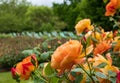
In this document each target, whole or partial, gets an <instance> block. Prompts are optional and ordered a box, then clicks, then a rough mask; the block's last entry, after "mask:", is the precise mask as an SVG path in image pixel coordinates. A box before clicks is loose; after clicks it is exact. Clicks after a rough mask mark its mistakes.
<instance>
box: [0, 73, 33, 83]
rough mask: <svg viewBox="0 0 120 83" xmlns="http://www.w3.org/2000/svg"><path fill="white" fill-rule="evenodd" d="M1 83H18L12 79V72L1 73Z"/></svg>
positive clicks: (27, 82) (23, 82) (28, 82)
mask: <svg viewBox="0 0 120 83" xmlns="http://www.w3.org/2000/svg"><path fill="white" fill-rule="evenodd" d="M0 83H17V82H16V81H15V80H13V79H12V76H11V73H10V72H2V73H1V72H0ZM20 83H31V82H30V81H21V82H20Z"/></svg>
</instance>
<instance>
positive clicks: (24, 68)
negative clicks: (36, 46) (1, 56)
mask: <svg viewBox="0 0 120 83" xmlns="http://www.w3.org/2000/svg"><path fill="white" fill-rule="evenodd" d="M32 59H33V60H34V63H32V62H31V61H32ZM37 63H38V62H37V59H36V55H34V54H33V55H30V56H28V57H26V58H25V59H23V60H22V61H21V62H19V63H18V64H17V65H16V66H15V67H13V68H12V69H11V72H12V76H13V78H17V77H18V78H20V79H24V80H27V79H29V77H30V76H31V73H32V72H33V71H34V70H35V68H36V67H37Z"/></svg>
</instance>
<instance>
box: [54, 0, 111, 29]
mask: <svg viewBox="0 0 120 83" xmlns="http://www.w3.org/2000/svg"><path fill="white" fill-rule="evenodd" d="M105 6H106V4H105V3H104V2H103V0H64V2H63V3H61V4H58V3H53V9H54V12H55V14H56V15H58V16H59V17H60V19H61V20H62V21H64V22H66V23H67V27H66V29H65V30H74V26H75V24H76V23H77V22H78V21H79V20H81V19H84V18H90V19H91V20H92V22H94V23H95V24H97V25H98V26H102V27H103V28H104V29H105V30H111V29H112V25H113V23H112V22H110V21H108V20H109V18H108V17H105V16H104V13H105Z"/></svg>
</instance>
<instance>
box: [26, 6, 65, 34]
mask: <svg viewBox="0 0 120 83" xmlns="http://www.w3.org/2000/svg"><path fill="white" fill-rule="evenodd" d="M26 23H27V25H28V26H27V27H29V28H30V29H31V30H32V31H35V32H40V31H48V32H50V31H53V30H61V29H62V28H64V26H65V23H64V22H61V21H59V19H58V17H56V16H55V15H54V13H53V10H52V8H49V7H46V6H31V7H29V8H28V10H27V12H26ZM57 25H59V26H57Z"/></svg>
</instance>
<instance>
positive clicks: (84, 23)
mask: <svg viewBox="0 0 120 83" xmlns="http://www.w3.org/2000/svg"><path fill="white" fill-rule="evenodd" d="M86 29H87V30H92V29H93V26H92V25H91V21H90V19H83V20H81V21H79V22H78V23H77V24H76V26H75V30H76V32H77V35H79V34H81V33H82V32H83V31H84V30H86Z"/></svg>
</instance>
